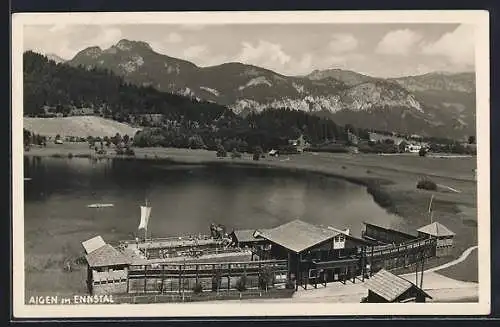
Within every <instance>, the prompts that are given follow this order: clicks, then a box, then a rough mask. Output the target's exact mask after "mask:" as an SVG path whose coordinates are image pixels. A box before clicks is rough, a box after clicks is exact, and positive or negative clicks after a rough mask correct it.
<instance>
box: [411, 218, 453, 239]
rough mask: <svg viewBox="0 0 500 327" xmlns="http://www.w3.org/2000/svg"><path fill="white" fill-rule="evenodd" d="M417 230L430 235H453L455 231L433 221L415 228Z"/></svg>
mask: <svg viewBox="0 0 500 327" xmlns="http://www.w3.org/2000/svg"><path fill="white" fill-rule="evenodd" d="M417 231H419V232H421V233H425V234H428V235H431V236H436V237H439V236H454V235H455V233H454V232H452V231H451V230H449V229H448V228H447V227H446V226H444V225H443V224H440V223H438V222H437V221H436V222H433V223H432V224H429V225H426V226H424V227H421V228H419V229H417Z"/></svg>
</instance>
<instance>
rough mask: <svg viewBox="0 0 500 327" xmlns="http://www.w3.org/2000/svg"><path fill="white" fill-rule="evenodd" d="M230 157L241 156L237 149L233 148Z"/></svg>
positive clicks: (236, 157)
mask: <svg viewBox="0 0 500 327" xmlns="http://www.w3.org/2000/svg"><path fill="white" fill-rule="evenodd" d="M231 158H232V159H239V158H241V153H239V152H238V150H236V149H235V150H233V152H231Z"/></svg>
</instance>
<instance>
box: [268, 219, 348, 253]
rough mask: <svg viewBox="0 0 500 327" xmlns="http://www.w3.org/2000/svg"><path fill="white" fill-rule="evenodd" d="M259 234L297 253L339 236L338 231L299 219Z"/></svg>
mask: <svg viewBox="0 0 500 327" xmlns="http://www.w3.org/2000/svg"><path fill="white" fill-rule="evenodd" d="M259 232H260V235H261V236H262V237H263V238H265V239H267V240H269V241H271V242H273V243H276V244H278V245H281V246H282V247H284V248H287V249H289V250H292V251H294V252H296V253H299V252H302V251H304V250H306V249H308V248H310V247H312V246H314V245H316V244H319V243H322V242H324V241H326V240H328V239H331V238H333V237H335V236H336V235H338V234H339V232H337V231H334V230H330V229H327V228H321V227H318V226H315V225H312V224H309V223H306V222H303V221H301V220H298V219H297V220H293V221H291V222H288V223H286V224H284V225H280V226H278V227H275V228H273V229H268V230H266V231H261V230H259Z"/></svg>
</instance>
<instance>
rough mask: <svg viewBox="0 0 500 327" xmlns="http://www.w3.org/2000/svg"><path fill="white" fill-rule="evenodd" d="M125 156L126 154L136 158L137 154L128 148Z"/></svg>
mask: <svg viewBox="0 0 500 327" xmlns="http://www.w3.org/2000/svg"><path fill="white" fill-rule="evenodd" d="M125 154H126V155H127V156H135V152H134V150H133V149H131V148H127V149H126V150H125Z"/></svg>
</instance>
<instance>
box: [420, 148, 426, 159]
mask: <svg viewBox="0 0 500 327" xmlns="http://www.w3.org/2000/svg"><path fill="white" fill-rule="evenodd" d="M426 154H427V150H426V149H425V148H421V149H420V150H419V151H418V155H419V156H421V157H425V155H426Z"/></svg>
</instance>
